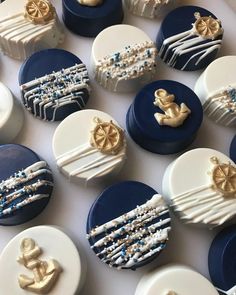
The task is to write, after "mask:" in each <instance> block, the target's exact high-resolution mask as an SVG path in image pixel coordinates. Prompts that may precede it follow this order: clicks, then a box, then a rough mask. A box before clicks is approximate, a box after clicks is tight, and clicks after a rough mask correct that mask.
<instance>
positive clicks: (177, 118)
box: [154, 89, 191, 127]
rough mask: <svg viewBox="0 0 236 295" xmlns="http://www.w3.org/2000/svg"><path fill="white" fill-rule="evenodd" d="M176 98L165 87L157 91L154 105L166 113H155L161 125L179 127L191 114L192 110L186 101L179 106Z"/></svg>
mask: <svg viewBox="0 0 236 295" xmlns="http://www.w3.org/2000/svg"><path fill="white" fill-rule="evenodd" d="M174 100H175V96H174V95H173V94H169V93H168V92H167V91H166V90H165V89H157V90H156V91H155V101H154V105H155V106H157V107H159V108H160V109H161V110H162V111H163V112H164V113H165V114H161V113H155V114H154V116H155V118H156V120H157V122H158V124H159V125H166V126H170V127H179V126H181V125H182V124H183V123H184V121H185V120H186V119H187V117H188V116H189V114H191V110H190V109H189V108H188V107H187V106H186V104H185V103H181V105H180V106H179V105H178V104H176V103H175V102H174Z"/></svg>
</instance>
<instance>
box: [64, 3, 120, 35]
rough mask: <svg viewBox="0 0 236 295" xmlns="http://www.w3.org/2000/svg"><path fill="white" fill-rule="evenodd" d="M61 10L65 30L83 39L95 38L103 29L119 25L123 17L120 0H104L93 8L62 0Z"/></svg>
mask: <svg viewBox="0 0 236 295" xmlns="http://www.w3.org/2000/svg"><path fill="white" fill-rule="evenodd" d="M62 8H63V21H64V23H65V25H66V26H67V28H68V29H69V30H71V31H72V32H74V33H76V34H78V35H81V36H85V37H96V36H97V35H98V34H99V33H100V32H101V31H102V30H104V29H105V28H107V27H110V26H112V25H117V24H120V23H121V22H122V20H123V17H124V13H123V7H122V0H112V1H111V0H104V1H103V4H101V5H98V6H95V7H89V6H85V5H81V4H79V1H78V0H63V1H62Z"/></svg>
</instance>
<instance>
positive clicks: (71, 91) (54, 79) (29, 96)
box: [21, 63, 90, 121]
mask: <svg viewBox="0 0 236 295" xmlns="http://www.w3.org/2000/svg"><path fill="white" fill-rule="evenodd" d="M85 90H87V92H89V91H90V86H89V77H88V71H87V69H86V67H85V65H84V64H82V63H81V64H76V65H74V66H72V67H70V68H66V69H62V70H61V71H58V72H53V73H51V74H49V75H45V76H43V77H40V78H37V79H35V80H33V81H30V82H28V83H26V84H23V85H21V91H22V95H23V100H24V104H25V107H26V108H27V109H28V110H29V111H30V112H31V113H33V114H34V115H35V116H38V117H39V118H41V119H44V120H49V118H48V117H49V116H50V121H55V120H56V119H57V111H59V109H63V107H65V106H68V105H76V107H77V109H78V110H81V109H83V108H84V107H85V101H84V96H85V92H84V91H85ZM87 95H88V94H87ZM48 112H49V115H48V114H47V113H48ZM50 113H51V114H50Z"/></svg>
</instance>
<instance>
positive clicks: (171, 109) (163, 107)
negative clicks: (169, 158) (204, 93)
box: [126, 80, 203, 154]
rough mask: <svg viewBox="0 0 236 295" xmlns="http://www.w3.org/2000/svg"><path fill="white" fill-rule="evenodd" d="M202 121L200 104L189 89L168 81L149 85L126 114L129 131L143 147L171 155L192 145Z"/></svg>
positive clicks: (139, 94) (138, 95)
mask: <svg viewBox="0 0 236 295" xmlns="http://www.w3.org/2000/svg"><path fill="white" fill-rule="evenodd" d="M202 119H203V110H202V106H201V102H200V101H199V99H198V97H197V96H196V94H195V93H194V92H193V91H192V90H191V89H190V88H188V87H187V86H185V85H183V84H181V83H178V82H175V81H169V80H160V81H155V82H153V83H151V84H148V85H146V86H145V87H144V88H143V89H142V90H141V91H140V92H139V93H138V94H137V95H136V97H135V99H134V102H133V103H132V105H131V106H130V108H129V110H128V112H127V115H126V126H127V130H128V132H129V134H130V136H131V137H132V139H133V140H134V141H135V142H136V143H137V144H138V145H140V146H141V147H142V148H144V149H146V150H148V151H151V152H153V153H158V154H171V153H177V152H179V151H182V150H183V149H185V148H186V147H187V146H189V145H190V144H191V143H192V142H193V140H194V139H195V137H196V135H197V131H198V129H199V128H200V126H201V123H202Z"/></svg>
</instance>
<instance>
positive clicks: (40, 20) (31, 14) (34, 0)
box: [25, 0, 56, 25]
mask: <svg viewBox="0 0 236 295" xmlns="http://www.w3.org/2000/svg"><path fill="white" fill-rule="evenodd" d="M55 16H56V11H55V8H54V6H53V5H52V3H51V2H49V1H48V0H28V2H27V4H26V6H25V18H26V19H28V20H29V21H31V22H32V23H34V24H41V25H45V24H47V23H48V22H50V21H51V20H52V19H54V18H55Z"/></svg>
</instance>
